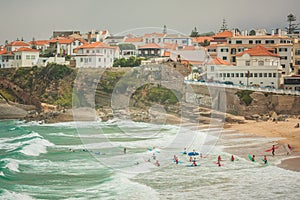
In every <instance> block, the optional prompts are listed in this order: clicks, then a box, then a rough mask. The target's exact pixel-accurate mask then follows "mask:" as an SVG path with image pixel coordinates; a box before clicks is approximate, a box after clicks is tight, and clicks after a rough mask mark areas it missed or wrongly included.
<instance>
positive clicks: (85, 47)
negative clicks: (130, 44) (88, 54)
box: [77, 42, 114, 49]
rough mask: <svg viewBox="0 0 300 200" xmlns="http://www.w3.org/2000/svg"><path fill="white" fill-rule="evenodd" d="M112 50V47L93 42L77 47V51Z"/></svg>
mask: <svg viewBox="0 0 300 200" xmlns="http://www.w3.org/2000/svg"><path fill="white" fill-rule="evenodd" d="M99 47H101V48H114V47H111V46H109V45H108V44H105V43H103V42H94V43H86V44H83V45H81V46H79V47H77V49H93V48H99Z"/></svg>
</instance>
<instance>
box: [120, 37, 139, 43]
mask: <svg viewBox="0 0 300 200" xmlns="http://www.w3.org/2000/svg"><path fill="white" fill-rule="evenodd" d="M124 42H143V38H142V37H134V38H126V39H125V41H124Z"/></svg>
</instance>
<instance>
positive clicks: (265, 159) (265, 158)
mask: <svg viewBox="0 0 300 200" xmlns="http://www.w3.org/2000/svg"><path fill="white" fill-rule="evenodd" d="M263 161H264V163H265V164H267V163H268V159H267V156H266V155H264V160H263Z"/></svg>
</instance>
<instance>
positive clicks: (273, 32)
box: [271, 28, 275, 36]
mask: <svg viewBox="0 0 300 200" xmlns="http://www.w3.org/2000/svg"><path fill="white" fill-rule="evenodd" d="M274 34H275V31H274V28H272V33H271V35H272V36H274Z"/></svg>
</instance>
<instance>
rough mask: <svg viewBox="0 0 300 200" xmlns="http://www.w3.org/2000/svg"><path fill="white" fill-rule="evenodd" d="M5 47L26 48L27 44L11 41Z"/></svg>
mask: <svg viewBox="0 0 300 200" xmlns="http://www.w3.org/2000/svg"><path fill="white" fill-rule="evenodd" d="M6 46H19V47H28V46H29V44H27V43H26V42H23V41H12V42H11V43H9V44H7V45H6Z"/></svg>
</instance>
